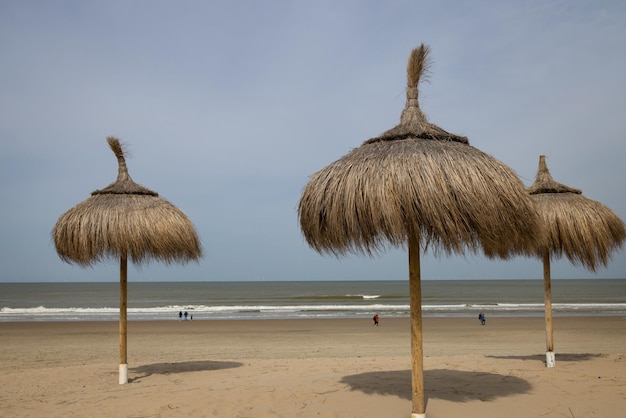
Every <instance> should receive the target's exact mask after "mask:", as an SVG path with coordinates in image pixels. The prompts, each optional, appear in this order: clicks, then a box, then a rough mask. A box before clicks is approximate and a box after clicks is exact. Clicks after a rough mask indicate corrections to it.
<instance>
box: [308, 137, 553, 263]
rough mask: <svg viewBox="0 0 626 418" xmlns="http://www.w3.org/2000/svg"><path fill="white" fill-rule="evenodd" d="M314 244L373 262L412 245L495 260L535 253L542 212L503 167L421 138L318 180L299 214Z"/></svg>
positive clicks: (373, 147)
mask: <svg viewBox="0 0 626 418" xmlns="http://www.w3.org/2000/svg"><path fill="white" fill-rule="evenodd" d="M298 214H299V219H300V226H301V229H302V232H303V234H304V237H305V238H306V240H307V242H308V244H309V245H310V246H311V247H313V248H315V249H316V250H317V251H319V252H321V253H331V254H335V255H342V254H345V253H347V252H356V253H364V254H367V255H373V254H374V253H377V252H380V251H382V250H383V249H384V248H385V246H386V244H387V243H389V244H390V245H391V246H395V247H401V246H404V245H406V243H407V239H408V233H409V231H410V230H411V229H413V230H416V231H419V234H420V238H421V245H422V246H423V247H424V249H425V250H426V249H428V248H429V247H430V248H431V249H432V250H433V251H435V252H439V251H443V252H445V253H448V254H449V253H459V254H462V253H463V252H464V248H467V249H469V250H470V251H471V252H478V251H479V250H480V249H482V250H483V252H484V254H485V255H486V256H488V257H500V258H507V257H509V256H511V255H514V254H529V253H534V249H535V246H536V245H537V243H538V241H539V240H540V239H541V235H540V232H539V231H540V230H541V229H540V222H539V217H538V215H537V213H536V211H535V208H534V206H533V204H532V202H531V201H530V198H529V196H528V194H527V193H526V191H525V188H524V185H523V184H522V183H521V181H520V180H519V178H518V177H517V176H516V175H515V174H514V173H513V172H512V171H511V170H510V169H509V168H508V167H507V166H506V165H504V164H503V163H501V162H500V161H498V160H496V159H494V158H492V157H490V156H489V155H487V154H485V153H483V152H481V151H479V150H478V149H476V148H474V147H471V146H469V145H465V144H462V143H459V142H451V141H432V140H422V139H417V138H411V139H406V140H404V141H384V142H374V143H369V144H366V145H362V146H361V147H359V148H356V149H354V150H352V151H351V152H350V153H348V154H347V155H346V156H344V157H343V158H341V159H340V160H338V161H336V162H334V163H332V164H331V165H329V166H328V167H326V168H324V169H323V170H321V171H319V172H317V173H315V174H314V175H313V176H312V178H311V180H310V182H309V183H308V184H307V185H306V187H305V189H304V191H303V193H302V198H301V200H300V204H299V207H298Z"/></svg>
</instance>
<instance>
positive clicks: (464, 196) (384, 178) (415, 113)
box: [298, 45, 540, 417]
mask: <svg viewBox="0 0 626 418" xmlns="http://www.w3.org/2000/svg"><path fill="white" fill-rule="evenodd" d="M428 52H429V50H428V48H427V47H425V46H424V45H422V46H420V47H419V48H417V49H415V50H414V51H413V52H412V53H411V57H410V58H409V63H408V70H407V76H408V87H407V90H406V95H407V100H406V107H405V109H404V111H403V112H402V117H401V119H400V124H399V125H397V126H396V127H394V128H393V129H391V130H389V131H387V132H385V133H383V134H382V135H381V136H379V137H376V138H372V139H369V140H367V141H365V142H364V143H363V144H362V145H361V146H360V147H358V148H356V149H353V150H352V151H350V152H349V153H348V154H347V155H345V156H344V157H342V158H341V159H340V160H338V161H336V162H334V163H332V164H331V165H329V166H328V167H326V168H324V169H323V170H321V171H318V172H317V173H315V174H314V175H313V176H312V177H311V180H310V182H309V183H308V184H307V185H306V187H305V188H304V191H303V193H302V197H301V200H300V204H299V207H298V213H299V218H300V226H301V229H302V232H303V234H304V236H305V238H306V240H307V242H308V243H309V245H311V246H312V247H313V248H315V249H316V250H317V251H318V252H320V253H330V254H334V255H343V254H345V253H347V252H356V253H362V254H367V255H373V254H374V253H377V252H379V251H380V250H383V249H384V248H385V246H386V245H387V243H389V244H390V245H392V246H396V247H399V246H405V245H407V243H408V252H409V283H410V284H409V286H410V304H411V336H412V338H411V340H412V342H411V347H412V358H413V366H412V367H413V374H412V390H413V416H415V417H421V416H424V415H425V404H424V388H423V355H422V315H421V289H420V262H419V257H420V246H421V247H423V248H424V250H426V249H427V248H429V247H430V248H431V249H433V250H434V251H435V252H436V253H437V252H441V251H442V252H444V253H446V254H451V253H458V254H462V253H464V250H465V249H466V248H467V249H469V250H470V251H471V252H474V253H475V252H478V251H479V250H481V249H482V251H483V252H484V254H485V255H487V256H488V257H500V258H507V257H509V256H511V255H513V254H516V253H527V252H528V251H531V250H532V248H533V246H534V245H536V242H537V238H538V235H537V231H538V226H539V225H540V222H539V217H538V216H537V215H536V212H535V210H534V207H533V204H532V201H531V200H530V196H529V195H528V193H527V192H526V190H525V188H524V185H523V184H522V183H521V181H520V180H519V179H518V177H517V176H516V175H515V174H514V173H513V172H512V171H511V170H510V169H509V168H508V167H507V166H506V165H504V164H503V163H501V162H500V161H498V160H496V159H494V158H493V157H491V156H489V155H487V154H485V153H483V152H481V151H479V150H478V149H476V148H474V147H472V146H470V145H469V143H468V140H467V138H465V137H462V136H458V135H454V134H451V133H449V132H446V131H445V130H443V129H441V128H440V127H438V126H435V125H433V124H431V123H429V122H428V121H427V120H426V117H425V115H424V114H423V113H422V111H421V110H420V108H419V104H418V100H417V98H418V83H419V81H420V77H422V75H423V74H424V72H425V70H426V65H427V55H428Z"/></svg>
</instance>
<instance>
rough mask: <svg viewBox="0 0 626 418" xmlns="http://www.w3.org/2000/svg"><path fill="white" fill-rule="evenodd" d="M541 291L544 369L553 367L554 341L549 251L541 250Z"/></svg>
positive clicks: (546, 249)
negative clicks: (544, 346) (542, 292)
mask: <svg viewBox="0 0 626 418" xmlns="http://www.w3.org/2000/svg"><path fill="white" fill-rule="evenodd" d="M542 258H543V290H544V294H545V296H544V304H545V317H546V367H554V339H553V331H552V285H551V283H550V251H549V250H548V248H545V249H544V250H543V254H542Z"/></svg>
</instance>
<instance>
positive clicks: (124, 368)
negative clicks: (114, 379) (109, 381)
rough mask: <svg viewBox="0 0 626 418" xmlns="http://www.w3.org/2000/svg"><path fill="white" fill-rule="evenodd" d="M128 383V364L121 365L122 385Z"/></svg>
mask: <svg viewBox="0 0 626 418" xmlns="http://www.w3.org/2000/svg"><path fill="white" fill-rule="evenodd" d="M126 383H128V364H120V385H125V384H126Z"/></svg>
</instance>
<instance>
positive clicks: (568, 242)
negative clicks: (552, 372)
mask: <svg viewBox="0 0 626 418" xmlns="http://www.w3.org/2000/svg"><path fill="white" fill-rule="evenodd" d="M528 192H529V193H530V195H531V197H532V198H533V200H534V201H535V203H536V206H537V210H538V211H539V214H540V216H541V217H542V219H543V222H544V223H545V227H544V229H545V231H546V241H545V244H544V245H543V246H542V247H541V249H540V250H539V254H538V255H539V256H540V257H541V258H542V260H543V285H544V290H545V319H546V349H547V351H546V366H547V367H554V365H555V355H554V339H553V331H552V290H551V284H550V259H551V258H560V257H561V256H563V255H565V256H566V257H567V258H568V259H569V260H570V261H571V262H572V263H573V264H577V265H581V266H583V267H585V268H587V269H589V270H591V271H595V270H596V269H597V268H598V267H599V266H606V265H607V263H608V261H609V257H610V255H611V252H612V251H613V250H615V249H617V248H620V247H621V246H622V243H623V241H624V239H625V238H626V230H625V229H624V223H623V222H622V220H621V219H620V218H619V217H618V216H617V215H616V214H615V213H613V211H612V210H611V209H609V208H607V207H606V206H604V205H603V204H601V203H599V202H596V201H595V200H591V199H588V198H586V197H584V196H583V195H582V192H581V191H580V190H578V189H574V188H571V187H568V186H565V185H563V184H561V183H557V182H556V181H554V179H553V178H552V176H551V175H550V171H548V166H547V165H546V159H545V156H543V155H541V156H540V157H539V169H538V170H537V178H536V179H535V182H534V183H533V184H532V186H530V187H529V188H528Z"/></svg>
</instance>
